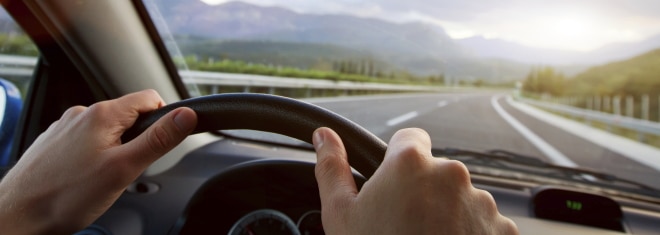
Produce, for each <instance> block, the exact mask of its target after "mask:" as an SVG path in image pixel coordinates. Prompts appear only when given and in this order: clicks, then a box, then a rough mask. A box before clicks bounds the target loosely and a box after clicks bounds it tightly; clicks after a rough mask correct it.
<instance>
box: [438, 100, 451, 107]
mask: <svg viewBox="0 0 660 235" xmlns="http://www.w3.org/2000/svg"><path fill="white" fill-rule="evenodd" d="M448 104H449V102H447V101H446V100H441V101H439V102H438V108H442V107H444V106H447V105H448Z"/></svg>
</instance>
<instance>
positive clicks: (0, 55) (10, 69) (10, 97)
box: [0, 8, 39, 167]
mask: <svg viewBox="0 0 660 235" xmlns="http://www.w3.org/2000/svg"><path fill="white" fill-rule="evenodd" d="M38 57H39V50H38V49H37V46H36V45H35V44H34V43H33V42H32V40H31V39H30V37H29V36H28V35H27V34H26V33H25V32H24V31H23V30H22V29H21V27H20V26H19V25H18V24H17V23H16V22H15V21H14V20H13V19H12V18H11V16H10V15H9V14H8V13H7V12H6V11H5V9H4V8H0V167H2V166H7V165H8V164H10V162H9V160H10V159H9V154H10V152H11V149H12V145H13V142H14V141H13V139H14V136H15V132H16V126H17V124H18V120H19V119H20V115H21V113H22V110H23V100H25V94H26V93H27V90H28V87H29V86H30V83H31V82H32V75H33V73H34V69H35V67H36V64H37V58H38Z"/></svg>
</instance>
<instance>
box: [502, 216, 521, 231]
mask: <svg viewBox="0 0 660 235" xmlns="http://www.w3.org/2000/svg"><path fill="white" fill-rule="evenodd" d="M500 217H501V218H502V219H501V223H500V225H501V226H500V229H501V234H520V232H519V231H518V226H517V225H516V223H515V222H513V220H511V219H509V218H507V217H504V216H501V215H500Z"/></svg>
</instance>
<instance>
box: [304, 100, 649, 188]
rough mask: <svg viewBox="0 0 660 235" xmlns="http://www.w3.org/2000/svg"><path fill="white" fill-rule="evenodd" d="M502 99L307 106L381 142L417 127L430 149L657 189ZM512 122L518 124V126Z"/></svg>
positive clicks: (632, 164) (644, 172) (644, 175)
mask: <svg viewBox="0 0 660 235" xmlns="http://www.w3.org/2000/svg"><path fill="white" fill-rule="evenodd" d="M506 95H507V94H506V93H501V92H500V93H497V92H474V91H473V92H456V93H442V94H414V95H410V94H408V95H384V96H375V97H359V98H353V97H347V98H340V99H336V98H335V99H317V100H310V102H312V103H315V104H317V105H319V106H322V107H325V108H327V109H329V110H332V111H334V112H337V113H339V114H341V115H343V116H345V117H347V118H349V119H351V120H353V121H354V122H356V123H358V124H360V125H362V126H363V127H365V128H367V129H368V130H370V131H371V132H373V133H374V134H376V135H377V136H379V137H380V138H381V139H383V140H385V141H388V140H389V138H390V137H391V136H392V135H393V134H394V133H395V132H396V131H397V130H399V129H401V128H406V127H418V128H422V129H424V130H426V131H427V132H428V133H429V135H430V136H431V141H432V143H433V147H434V148H444V147H453V148H462V149H469V150H476V151H486V150H492V149H503V150H509V151H513V152H516V153H520V154H525V155H528V156H535V157H538V158H540V159H542V160H545V161H548V162H554V163H558V164H561V165H568V166H570V165H571V164H573V165H576V166H580V167H585V168H591V169H594V170H597V171H601V172H606V173H612V174H615V175H617V176H619V177H622V178H625V179H630V180H633V181H637V182H641V183H644V184H647V185H650V186H652V187H655V188H660V181H658V180H657V179H660V172H659V171H657V170H655V169H654V168H651V167H649V166H645V165H643V164H641V163H639V162H637V161H634V160H631V159H630V158H628V157H626V156H623V155H621V154H619V153H616V152H612V151H610V150H608V149H607V148H604V147H602V146H599V145H596V144H594V143H592V142H590V141H587V140H585V139H582V138H580V137H578V136H575V135H573V134H571V133H568V132H565V131H563V130H561V129H558V128H556V127H554V126H552V125H550V124H548V123H545V122H543V121H540V120H538V119H536V118H534V117H532V116H529V115H527V114H526V113H523V112H521V111H519V110H518V109H516V108H514V107H512V106H511V105H509V104H508V103H507V102H506V101H505V98H504V97H505V96H506ZM496 106H499V108H498V107H496ZM497 109H500V110H499V111H497ZM504 116H509V117H508V118H507V117H504ZM507 119H509V120H507ZM511 119H513V120H511ZM511 122H517V125H518V127H517V128H514V126H513V125H512V123H511ZM520 129H526V130H522V131H521V130H520ZM525 131H526V132H527V133H523V134H521V133H522V132H525ZM553 151H554V152H553Z"/></svg>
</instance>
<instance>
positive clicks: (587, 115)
mask: <svg viewBox="0 0 660 235" xmlns="http://www.w3.org/2000/svg"><path fill="white" fill-rule="evenodd" d="M516 99H518V100H520V101H522V102H525V103H528V104H531V105H534V106H537V107H540V108H544V109H548V110H551V111H555V112H559V113H563V114H567V115H571V116H575V117H579V118H583V119H585V120H593V121H598V122H602V123H605V124H607V125H611V126H618V127H623V128H626V129H630V130H633V131H636V132H638V133H644V134H652V135H657V136H660V123H657V122H651V121H647V120H642V119H637V118H631V117H626V116H621V115H614V114H609V113H604V112H599V111H594V110H587V109H581V108H576V107H572V106H567V105H562V104H554V103H547V102H542V101H537V100H532V99H527V98H522V97H517V98H516Z"/></svg>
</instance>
